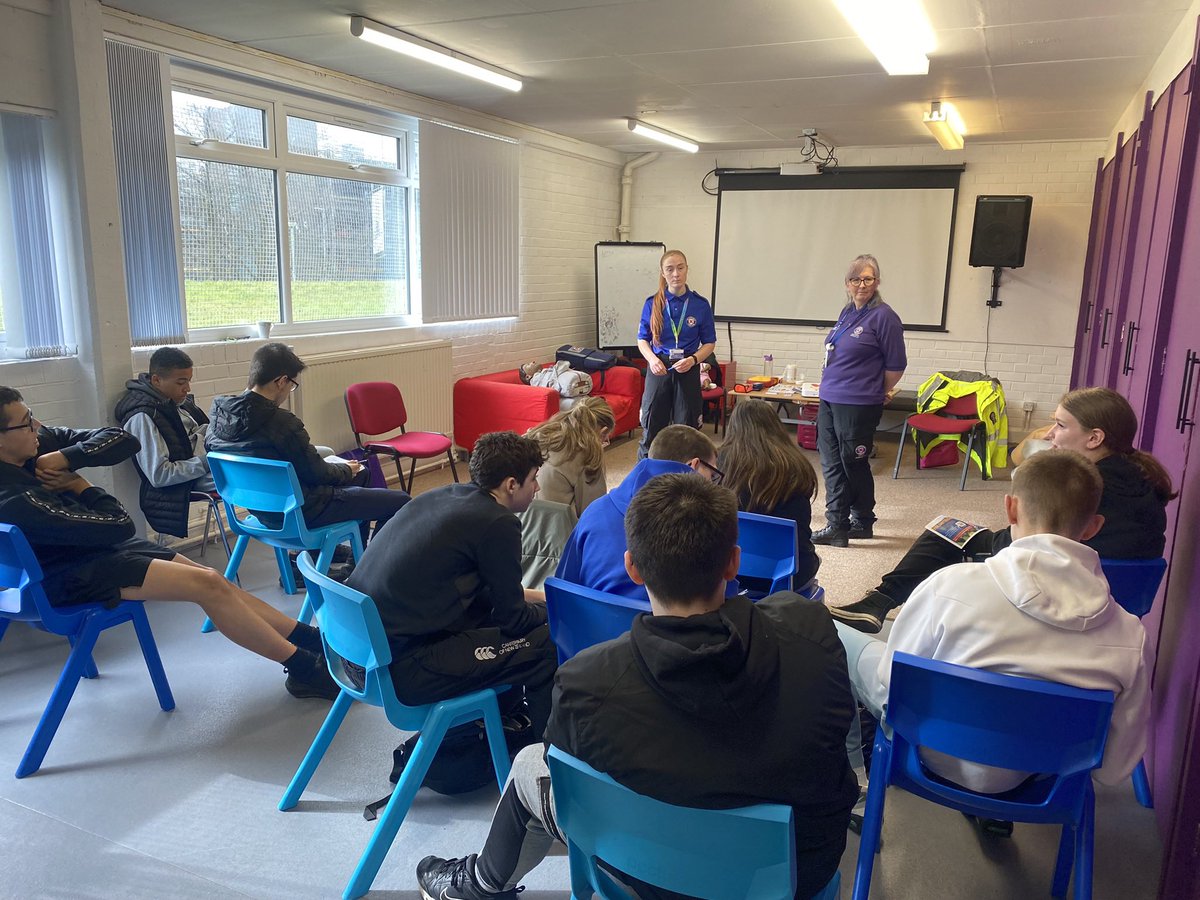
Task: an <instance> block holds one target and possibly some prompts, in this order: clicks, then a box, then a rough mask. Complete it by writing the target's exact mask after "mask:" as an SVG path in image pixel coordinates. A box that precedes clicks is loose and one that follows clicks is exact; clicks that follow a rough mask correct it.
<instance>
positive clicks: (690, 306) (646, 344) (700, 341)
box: [638, 250, 717, 459]
mask: <svg viewBox="0 0 1200 900" xmlns="http://www.w3.org/2000/svg"><path fill="white" fill-rule="evenodd" d="M658 268H659V275H658V291H657V292H656V293H655V294H653V295H651V296H649V297H647V298H646V303H645V306H644V307H643V308H642V319H641V323H640V324H639V325H638V350H639V351H640V352H641V354H642V357H643V358H644V359H645V360H646V388H645V390H644V391H643V393H642V409H641V424H642V442H641V444H640V445H639V446H638V459H645V458H646V456H647V454H648V453H649V452H650V444H651V443H652V442H653V441H654V437H655V435H657V434H658V433H659V432H660V431H662V430H663V429H664V428H666V427H667V426H668V425H691V426H692V427H695V426H696V423H697V422H699V421H700V408H701V398H700V363H702V362H704V360H706V359H708V357H709V356H710V355H711V354H712V352H713V350H714V349H715V348H716V346H717V330H716V325H715V324H714V322H713V313H712V306H711V305H710V304H709V302H708V300H706V299H705V298H704V297H701V296H700V295H699V294H697V293H696V292H695V291H693V290H692V289H691V288H689V287H688V284H687V274H688V263H687V257H686V256H684V255H683V253H682V251H680V250H668V251H667V252H666V253H664V254H663V255H662V259H660V260H659V266H658Z"/></svg>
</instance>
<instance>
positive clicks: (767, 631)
mask: <svg viewBox="0 0 1200 900" xmlns="http://www.w3.org/2000/svg"><path fill="white" fill-rule="evenodd" d="M853 705H854V701H853V699H852V697H851V693H850V683H849V677H848V675H847V672H846V654H845V651H844V650H843V649H842V644H841V642H840V641H839V640H838V637H837V632H836V631H835V630H834V627H833V621H832V619H831V618H830V616H829V613H828V611H827V610H826V609H825V607H824V606H822V605H820V604H815V603H811V602H809V601H807V600H803V599H801V598H799V597H798V596H797V595H795V594H792V593H790V592H782V593H779V594H774V595H772V596H771V597H768V598H766V599H765V600H762V601H760V602H759V603H758V604H757V605H755V604H752V603H750V602H749V601H748V600H746V599H745V598H743V597H731V598H729V599H728V600H726V601H725V604H724V606H722V607H721V609H720V610H718V611H716V612H713V613H708V614H705V615H702V616H690V617H686V618H678V617H673V616H651V615H643V616H639V617H638V618H637V619H635V620H634V623H633V628H632V629H631V631H630V633H629V634H628V635H625V636H623V637H620V638H617V639H616V640H613V641H608V642H607V643H604V644H600V645H598V646H596V647H591V648H589V649H587V650H585V651H583V652H582V653H580V654H579V655H578V656H575V657H574V658H573V659H571V660H570V661H568V662H567V663H565V664H563V665H562V666H561V667H560V668H559V670H558V674H557V675H556V676H555V683H554V709H553V711H552V712H551V715H550V723H549V725H548V726H547V728H546V741H547V742H548V743H552V744H554V745H556V746H558V747H561V748H562V749H564V750H566V751H567V752H568V753H570V754H571V755H572V756H575V757H577V758H578V759H581V760H583V761H584V762H586V763H587V764H588V765H590V766H592V767H593V768H595V769H597V770H599V771H601V772H605V773H607V774H609V775H611V776H612V777H613V778H614V779H616V780H617V781H619V782H620V783H621V784H623V785H625V786H626V787H629V788H631V789H633V790H635V791H637V792H639V793H642V794H647V795H649V796H652V797H655V798H657V799H660V800H663V801H665V802H667V803H674V804H678V805H681V806H695V807H707V808H712V809H728V808H734V807H738V806H746V805H749V804H754V803H786V804H790V805H791V806H792V807H793V808H794V809H795V828H796V852H797V856H796V864H797V873H796V876H797V889H796V896H797V897H811V896H812V895H813V894H815V893H816V892H817V891H819V890H820V889H821V888H822V887H824V886H825V884H826V883H827V882H828V881H829V879H830V878H831V877H832V876H833V873H834V871H835V870H836V869H837V867H838V861H839V860H840V859H841V856H842V852H843V851H844V850H845V847H846V828H847V825H848V824H849V821H850V810H851V808H852V806H853V805H854V802H855V800H856V799H857V796H858V787H857V783H856V780H855V777H854V774H853V772H852V770H851V769H850V763H849V761H848V760H847V758H846V732H847V730H848V729H849V726H850V715H851V710H852V709H853Z"/></svg>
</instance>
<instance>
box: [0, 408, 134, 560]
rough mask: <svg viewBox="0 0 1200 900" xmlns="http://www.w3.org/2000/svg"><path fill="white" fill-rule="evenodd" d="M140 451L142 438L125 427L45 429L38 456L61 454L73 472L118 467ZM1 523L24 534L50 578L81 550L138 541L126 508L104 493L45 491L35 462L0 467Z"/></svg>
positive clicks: (94, 490) (40, 432) (89, 489)
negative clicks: (130, 539)
mask: <svg viewBox="0 0 1200 900" xmlns="http://www.w3.org/2000/svg"><path fill="white" fill-rule="evenodd" d="M138 448H139V445H138V442H137V439H136V438H135V437H133V435H131V434H128V433H126V432H125V431H122V430H121V429H120V428H101V429H97V430H95V431H74V430H72V429H70V428H47V427H44V426H43V428H42V429H41V431H39V432H38V450H39V453H53V452H54V451H56V450H61V451H62V453H63V455H64V456H65V457H66V458H67V461H68V462H69V463H70V465H71V470H72V471H77V470H79V469H82V468H86V467H88V466H115V465H117V464H118V463H120V462H124V461H125V460H127V459H129V457H131V456H133V454H135V453H137V451H138ZM0 522H7V523H9V524H10V525H16V526H17V527H18V528H20V529H21V531H22V532H23V533H24V535H25V538H26V540H28V541H29V543H30V545H31V546H32V548H33V552H34V554H35V555H36V556H37V558H38V562H39V563H41V566H42V570H43V571H44V572H46V573H47V574H49V573H50V572H52V571H54V570H55V569H58V568H61V567H64V566H68V565H70V564H71V563H72V561H73V560H74V559H75V558H76V557H77V556H78V554H79V552H80V550H81V549H82V548H102V547H110V546H112V545H114V544H118V543H120V542H121V541H124V540H128V539H129V538H131V537H133V536H134V530H135V529H134V524H133V520H132V519H131V518H130V517H129V513H127V512H126V511H125V508H124V507H123V506H121V504H120V502H119V501H118V500H117V499H116V498H115V497H113V496H112V495H110V494H108V493H106V492H105V491H104V490H102V489H101V488H98V487H92V488H88V489H87V490H86V491H84V492H83V493H82V494H79V495H78V496H76V495H75V494H72V493H70V492H67V493H61V494H60V493H55V492H53V491H50V490H48V489H47V488H44V487H42V484H41V482H40V481H38V479H37V476H36V475H35V474H34V461H33V460H30V461H29V462H27V463H26V464H25V465H24V466H14V465H11V464H9V463H0Z"/></svg>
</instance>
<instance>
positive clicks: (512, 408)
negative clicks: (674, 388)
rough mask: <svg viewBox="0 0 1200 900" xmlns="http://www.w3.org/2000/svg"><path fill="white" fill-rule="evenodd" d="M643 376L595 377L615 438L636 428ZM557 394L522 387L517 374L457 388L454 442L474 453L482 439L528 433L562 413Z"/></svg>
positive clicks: (621, 371)
mask: <svg viewBox="0 0 1200 900" xmlns="http://www.w3.org/2000/svg"><path fill="white" fill-rule="evenodd" d="M642 384H643V379H642V373H641V372H639V371H638V370H637V369H634V368H631V367H628V366H614V367H613V368H611V369H608V370H607V371H604V372H595V373H593V374H592V395H593V396H596V397H603V398H604V399H605V400H607V401H608V405H609V406H611V407H612V411H613V415H614V416H615V417H616V420H617V427H616V428H615V429H613V437H617V436H619V435H622V434H625V433H626V432H628V431H632V430H633V429H634V428H637V426H638V412H639V408H640V406H641V402H642ZM559 399H560V398H559V396H558V392H557V391H555V390H551V389H550V388H539V387H532V386H530V385H528V384H522V383H521V378H520V376H519V375H518V374H517V370H516V369H509V370H508V371H507V372H493V373H491V374H490V375H477V376H475V377H474V378H460V379H459V380H458V381H456V382H455V383H454V443H455V444H457V445H458V446H459V447H464V448H466V449H467V450H472V449H474V447H475V442H476V441H477V440H479V436H480V435H481V434H487V433H488V432H489V431H515V432H516V433H517V434H524V433H525V432H526V431H528V430H529V429H530V428H532V427H533V426H534V425H540V424H541V423H542V422H545V421H546V420H547V419H548V418H550V417H551V416H552V415H554V414H555V413H556V412H558V401H559Z"/></svg>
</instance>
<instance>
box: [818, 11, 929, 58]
mask: <svg viewBox="0 0 1200 900" xmlns="http://www.w3.org/2000/svg"><path fill="white" fill-rule="evenodd" d="M833 2H834V3H835V4H836V5H837V8H838V11H839V12H841V14H842V15H843V16H845V17H846V21H847V22H849V23H850V26H851V27H852V28H853V29H854V30H855V31H856V32H857V33H858V36H859V37H860V38H862V42H863V43H864V44H866V45H867V49H868V50H870V51H871V52H872V53H874V54H875V57H876V59H878V60H879V62H880V64H881V65H882V66H883V68H884V69H886V70H887V73H888V74H889V75H925V74H927V73H928V72H929V59H928V56H929V54H930V53H932V52H933V51H934V50H936V49H937V38H936V37H934V34H933V26H932V25H930V24H929V17H928V16H926V15H925V10H924V8H923V7H922V6H921V0H833Z"/></svg>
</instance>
